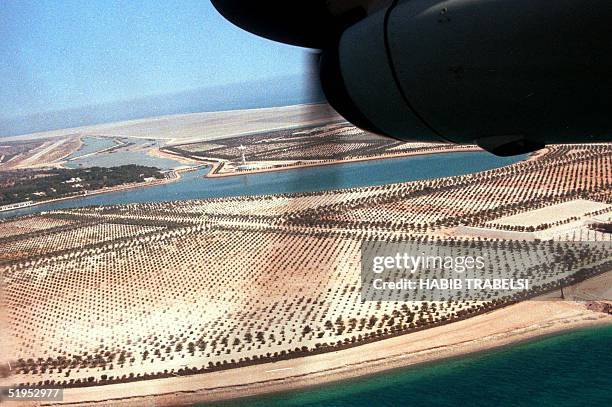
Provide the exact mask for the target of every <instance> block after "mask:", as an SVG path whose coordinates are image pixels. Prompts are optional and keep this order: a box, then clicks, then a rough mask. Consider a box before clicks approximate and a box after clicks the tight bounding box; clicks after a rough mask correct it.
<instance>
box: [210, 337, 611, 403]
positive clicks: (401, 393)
mask: <svg viewBox="0 0 612 407" xmlns="http://www.w3.org/2000/svg"><path fill="white" fill-rule="evenodd" d="M213 405H214V406H218V407H229V406H254V407H258V406H278V407H290V406H291V407H296V406H299V407H315V406H354V407H360V406H364V407H365V406H367V407H373V406H411V407H413V406H414V407H418V406H428V407H429V406H610V405H612V327H604V328H590V329H586V330H579V331H573V332H569V333H564V334H560V335H557V336H552V337H547V338H543V339H538V340H535V341H532V342H526V343H521V344H518V345H514V346H511V347H506V348H502V349H499V350H494V351H488V352H485V353H480V354H474V355H470V356H466V357H461V358H457V359H450V360H447V361H441V362H436V363H431V364H427V365H421V366H416V367H411V368H405V369H399V370H394V371H389V372H386V373H382V374H377V375H373V376H370V377H365V378H361V379H354V380H347V381H341V382H337V383H332V384H328V385H324V386H320V387H313V388H309V389H304V390H299V391H293V392H286V393H278V394H275V395H270V396H263V397H256V398H245V399H238V400H235V401H230V402H224V403H216V404H213Z"/></svg>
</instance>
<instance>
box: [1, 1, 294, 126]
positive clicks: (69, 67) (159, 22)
mask: <svg viewBox="0 0 612 407" xmlns="http://www.w3.org/2000/svg"><path fill="white" fill-rule="evenodd" d="M0 39H1V41H0V119H7V118H14V117H19V116H24V115H30V114H37V113H42V112H49V111H58V110H64V109H72V108H79V107H83V106H91V105H98V104H105V103H113V102H119V101H126V100H131V99H137V98H141V97H145V96H152V95H161V94H168V93H176V92H180V91H185V90H190V89H196V88H203V87H218V86H220V85H226V84H231V83H239V82H252V81H257V80H265V79H270V78H275V77H279V76H285V75H293V74H300V73H301V72H303V70H304V52H305V51H304V50H302V49H299V48H295V47H290V46H287V45H283V44H277V43H274V42H272V41H268V40H265V39H261V38H259V37H256V36H254V35H252V34H249V33H247V32H244V31H242V30H240V29H238V28H236V27H234V26H233V25H231V24H230V23H229V22H227V21H226V20H224V19H223V18H222V17H221V16H220V15H219V14H218V13H217V12H216V11H215V9H214V8H213V6H212V5H211V4H210V2H208V1H206V0H199V1H198V0H180V1H172V0H163V1H153V0H146V1H145V0H143V1H136V0H132V1H110V0H97V1H93V0H87V1H68V0H55V1H49V0H39V1H28V0H0Z"/></svg>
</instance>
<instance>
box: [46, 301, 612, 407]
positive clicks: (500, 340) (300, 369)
mask: <svg viewBox="0 0 612 407" xmlns="http://www.w3.org/2000/svg"><path fill="white" fill-rule="evenodd" d="M601 325H612V316H610V315H606V314H603V313H598V312H594V311H590V310H587V309H586V307H585V306H584V304H582V303H578V302H573V301H561V300H554V299H549V300H536V301H524V302H521V303H518V304H514V305H511V306H508V307H505V308H502V309H499V310H495V311H492V312H489V313H486V314H482V315H478V316H475V317H472V318H468V319H466V320H462V321H457V322H454V323H452V324H448V325H444V326H438V327H434V328H430V329H426V330H423V331H420V332H414V333H409V334H405V335H400V336H397V337H392V338H389V339H384V340H381V341H376V342H373V343H368V344H364V345H360V346H354V347H350V348H348V349H343V350H338V351H331V352H326V353H322V354H318V355H311V356H305V357H299V358H294V359H288V360H282V361H277V362H271V363H265V364H259V365H253V366H246V367H240V368H234V369H228V370H223V371H217V372H211V373H203V374H199V375H193V376H181V377H175V378H166V379H153V380H149V381H142V382H132V383H120V384H112V385H105V386H98V387H83V388H69V389H66V390H65V391H64V402H63V403H56V404H62V405H71V404H75V403H79V404H82V403H87V404H90V405H103V404H108V403H109V402H110V401H112V402H113V404H114V405H125V406H128V405H129V406H140V405H151V403H152V402H153V403H155V405H157V406H170V405H176V404H177V403H196V402H212V401H221V400H234V399H236V400H238V399H241V398H244V397H252V396H260V395H270V394H274V393H278V392H284V391H291V390H298V389H305V388H308V387H312V386H319V385H324V384H328V383H333V382H337V381H343V380H347V379H353V378H357V377H366V376H369V375H373V374H377V373H381V372H383V371H389V370H394V369H398V368H405V367H410V366H418V365H422V364H427V363H432V362H438V361H441V360H445V359H449V358H455V357H463V356H466V355H469V354H475V353H481V352H483V351H487V350H492V349H496V348H501V347H504V346H510V345H516V344H519V343H521V342H525V341H530V340H534V339H537V338H540V337H544V336H549V335H555V334H559V333H562V332H567V331H571V330H576V329H581V328H588V327H594V326H601ZM364 355H368V357H367V358H366V359H365V360H364Z"/></svg>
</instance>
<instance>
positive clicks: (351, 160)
mask: <svg viewBox="0 0 612 407" xmlns="http://www.w3.org/2000/svg"><path fill="white" fill-rule="evenodd" d="M479 151H484V150H482V149H481V148H480V147H478V146H474V147H461V146H458V147H454V148H450V149H448V150H434V151H419V152H414V151H412V152H407V153H397V154H385V155H379V156H372V157H354V158H348V159H345V160H327V161H316V162H306V163H300V164H296V165H290V166H286V167H272V168H260V169H254V170H246V171H236V172H227V173H222V174H217V173H215V170H216V169H217V168H218V167H219V165H220V164H221V162H219V161H205V160H202V161H201V162H202V163H206V164H208V165H210V166H211V170H210V171H209V172H208V173H207V174H206V175H204V177H205V178H223V177H234V176H240V175H251V174H261V173H266V172H277V171H290V170H296V169H300V168H309V167H322V166H326V165H339V164H340V165H341V164H349V163H354V162H363V161H374V160H387V159H394V158H408V157H418V156H426V155H432V154H450V153H462V152H470V153H472V152H479ZM177 156H178V155H177Z"/></svg>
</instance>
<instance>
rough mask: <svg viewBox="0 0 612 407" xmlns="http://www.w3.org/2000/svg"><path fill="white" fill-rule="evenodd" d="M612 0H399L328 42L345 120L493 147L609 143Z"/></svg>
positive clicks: (333, 84)
mask: <svg viewBox="0 0 612 407" xmlns="http://www.w3.org/2000/svg"><path fill="white" fill-rule="evenodd" d="M611 21H612V1H609V0H556V1H550V0H545V1H542V0H451V1H439V0H404V1H399V2H395V3H394V4H393V5H392V6H390V7H389V8H386V9H382V10H379V11H378V12H376V13H374V14H371V15H369V16H367V17H366V18H364V19H362V20H360V21H358V22H356V23H355V24H353V25H351V26H350V27H348V28H347V29H345V30H344V32H343V33H342V34H341V35H340V38H339V40H338V41H337V43H335V46H333V47H330V48H327V49H324V50H323V55H322V61H321V81H322V86H323V90H324V92H325V94H326V96H327V97H328V99H329V102H330V104H331V105H332V106H333V107H334V108H336V110H338V112H339V113H340V114H342V115H344V116H345V117H346V118H347V119H348V120H349V121H352V122H353V123H354V124H356V125H358V126H360V127H363V128H365V129H368V130H371V131H374V132H377V133H380V134H384V135H388V136H391V137H394V138H397V139H400V140H424V141H448V142H452V143H459V144H468V143H474V142H476V143H477V144H479V145H480V146H482V147H483V148H485V149H487V150H489V151H491V152H493V153H495V154H498V155H513V154H519V153H524V152H528V151H533V150H536V149H538V148H541V147H542V146H543V145H545V144H550V143H579V142H605V141H611V140H612V108H611V107H612V103H611V101H612V24H611V23H610V22H611Z"/></svg>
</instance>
